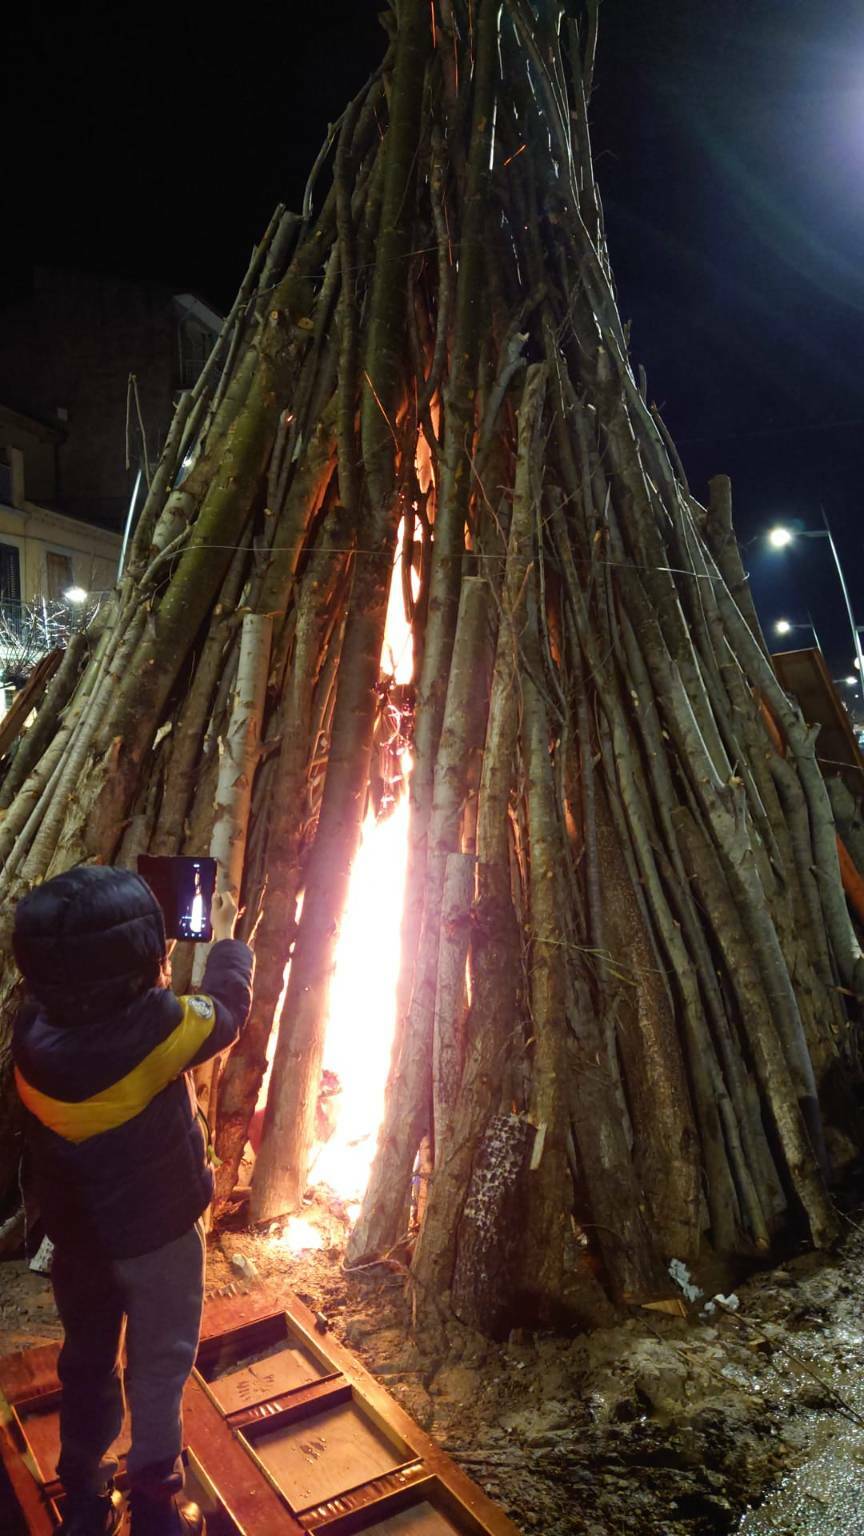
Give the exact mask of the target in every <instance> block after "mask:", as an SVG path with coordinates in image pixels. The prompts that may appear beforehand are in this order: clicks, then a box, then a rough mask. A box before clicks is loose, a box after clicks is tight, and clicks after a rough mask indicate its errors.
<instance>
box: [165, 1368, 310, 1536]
mask: <svg viewBox="0 0 864 1536" xmlns="http://www.w3.org/2000/svg"><path fill="white" fill-rule="evenodd" d="M183 1418H184V1430H185V1438H186V1439H187V1440H188V1442H189V1445H190V1448H191V1449H192V1451H193V1453H194V1456H195V1460H196V1461H198V1462H200V1464H201V1466H202V1467H203V1469H204V1471H205V1473H206V1475H207V1477H208V1479H209V1480H210V1482H211V1483H212V1484H213V1486H214V1487H215V1488H218V1490H219V1495H220V1498H221V1499H222V1500H223V1502H224V1504H225V1507H226V1509H227V1510H228V1513H229V1514H230V1516H231V1518H232V1520H234V1522H235V1524H236V1525H237V1526H239V1528H240V1530H241V1531H243V1532H246V1533H247V1536H302V1533H303V1526H302V1525H301V1524H300V1522H299V1520H297V1519H295V1517H294V1516H293V1515H292V1514H291V1513H290V1511H289V1510H288V1509H287V1508H286V1507H285V1505H284V1504H283V1502H282V1500H281V1499H280V1497H279V1495H278V1493H277V1492H276V1490H275V1489H274V1488H272V1487H271V1486H270V1484H269V1483H268V1481H267V1479H266V1478H265V1477H262V1476H261V1473H260V1472H259V1470H258V1468H257V1467H256V1466H255V1463H254V1461H253V1460H252V1458H251V1457H250V1456H249V1455H248V1453H247V1452H246V1450H245V1449H244V1447H243V1445H242V1444H241V1442H240V1441H239V1440H238V1439H236V1438H235V1436H234V1435H233V1434H232V1433H231V1431H230V1430H229V1429H228V1427H227V1425H226V1423H225V1420H224V1419H223V1417H222V1415H221V1413H220V1412H219V1409H218V1408H217V1407H216V1404H215V1403H214V1402H213V1401H212V1400H211V1398H210V1397H208V1395H207V1393H206V1392H205V1391H204V1388H203V1386H202V1385H201V1383H200V1381H198V1380H196V1378H195V1377H194V1376H193V1377H192V1379H191V1380H190V1382H189V1384H188V1386H187V1388H186V1392H185V1395H184V1398H183Z"/></svg>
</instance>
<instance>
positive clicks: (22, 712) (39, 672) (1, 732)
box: [0, 648, 63, 758]
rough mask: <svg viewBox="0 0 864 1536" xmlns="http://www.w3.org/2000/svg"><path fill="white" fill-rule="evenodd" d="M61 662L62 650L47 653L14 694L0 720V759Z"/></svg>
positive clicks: (21, 728) (15, 739)
mask: <svg viewBox="0 0 864 1536" xmlns="http://www.w3.org/2000/svg"><path fill="white" fill-rule="evenodd" d="M62 660H63V650H62V648H61V649H58V650H56V651H49V652H48V654H47V656H43V657H42V658H41V660H39V661H37V663H36V665H35V667H34V668H33V671H32V672H31V673H30V676H29V677H28V679H27V681H26V683H25V684H24V687H23V688H22V689H21V690H20V692H18V693H16V695H15V697H14V699H13V700H12V703H11V704H10V705H9V708H8V710H7V711H6V714H5V715H4V716H3V719H2V720H0V758H2V757H5V756H6V754H7V752H8V751H9V748H10V747H12V746H14V744H15V742H16V741H17V740H18V737H19V736H20V735H21V732H22V731H23V729H24V725H25V723H26V720H27V716H28V715H29V714H30V711H31V710H32V709H35V708H36V705H37V704H38V703H39V700H40V699H41V697H42V695H43V693H44V692H45V689H46V688H47V687H48V684H49V683H50V681H51V679H52V677H53V676H54V673H55V672H56V671H57V668H58V667H59V665H60V663H61V661H62Z"/></svg>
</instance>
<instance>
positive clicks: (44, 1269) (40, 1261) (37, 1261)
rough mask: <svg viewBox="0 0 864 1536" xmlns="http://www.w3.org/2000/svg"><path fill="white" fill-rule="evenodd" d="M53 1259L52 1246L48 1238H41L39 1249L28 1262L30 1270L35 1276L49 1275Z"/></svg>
mask: <svg viewBox="0 0 864 1536" xmlns="http://www.w3.org/2000/svg"><path fill="white" fill-rule="evenodd" d="M53 1259H54V1244H53V1243H52V1241H51V1239H50V1237H43V1239H42V1241H41V1243H40V1244H39V1247H38V1248H37V1249H36V1252H35V1253H34V1255H33V1257H32V1259H31V1260H30V1268H31V1269H32V1270H33V1273H34V1274H36V1275H50V1273H51V1264H52V1261H53Z"/></svg>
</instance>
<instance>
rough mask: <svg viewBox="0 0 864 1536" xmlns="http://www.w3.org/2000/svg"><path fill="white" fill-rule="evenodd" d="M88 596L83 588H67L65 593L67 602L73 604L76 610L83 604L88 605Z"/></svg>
mask: <svg viewBox="0 0 864 1536" xmlns="http://www.w3.org/2000/svg"><path fill="white" fill-rule="evenodd" d="M87 596H88V594H87V593H86V592H85V591H84V588H83V587H67V588H66V591H65V592H64V593H63V597H64V599H65V601H66V602H67V603H72V604H73V605H74V607H76V608H80V606H81V604H82V603H86V601H87Z"/></svg>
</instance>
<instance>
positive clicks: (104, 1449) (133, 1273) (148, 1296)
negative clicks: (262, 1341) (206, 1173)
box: [51, 1223, 204, 1496]
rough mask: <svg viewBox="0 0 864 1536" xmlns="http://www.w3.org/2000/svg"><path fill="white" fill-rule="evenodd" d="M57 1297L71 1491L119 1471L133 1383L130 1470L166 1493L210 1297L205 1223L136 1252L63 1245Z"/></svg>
mask: <svg viewBox="0 0 864 1536" xmlns="http://www.w3.org/2000/svg"><path fill="white" fill-rule="evenodd" d="M51 1281H52V1284H53V1287H54V1299H55V1301H56V1303H57V1311H58V1312H59V1313H60V1320H61V1322H62V1324H63V1328H64V1332H65V1339H64V1341H63V1347H62V1349H61V1350H60V1361H59V1367H58V1369H59V1375H60V1383H61V1386H62V1388H63V1398H62V1403H61V1407H60V1460H59V1462H58V1464H57V1474H58V1476H59V1478H60V1481H61V1482H62V1484H63V1486H64V1488H65V1489H66V1492H67V1493H71V1492H82V1493H83V1492H97V1491H101V1490H102V1489H104V1488H105V1486H106V1484H107V1483H108V1482H109V1481H110V1479H111V1477H112V1475H113V1473H114V1472H115V1471H116V1468H117V1463H116V1461H115V1460H114V1459H113V1458H111V1457H109V1455H108V1452H109V1450H110V1448H111V1446H112V1444H113V1443H114V1441H115V1440H116V1438H117V1435H118V1434H119V1432H120V1426H121V1424H122V1422H123V1412H124V1390H123V1389H124V1372H123V1365H122V1353H123V1336H124V1329H125V1337H126V1371H125V1388H126V1394H127V1395H128V1399H129V1408H130V1411H131V1415H132V1449H131V1450H130V1452H129V1457H128V1461H127V1470H128V1473H129V1481H130V1484H131V1485H132V1486H133V1487H141V1488H143V1489H145V1490H146V1491H148V1492H152V1493H153V1494H154V1495H156V1496H158V1495H159V1494H160V1493H161V1492H163V1490H164V1492H165V1493H166V1494H167V1493H169V1492H173V1491H174V1490H175V1489H178V1488H179V1487H180V1486H181V1482H182V1478H181V1474H180V1462H179V1456H180V1450H181V1447H182V1443H183V1431H182V1422H181V1400H182V1397H183V1388H184V1387H185V1385H186V1381H187V1379H188V1377H189V1372H190V1371H191V1369H192V1366H193V1364H194V1362H195V1353H196V1350H197V1347H198V1335H199V1331H200V1328H201V1310H202V1305H203V1299H204V1236H203V1232H202V1229H201V1226H200V1223H196V1225H195V1226H194V1227H192V1228H191V1229H190V1231H188V1232H186V1233H184V1235H183V1236H182V1237H178V1238H177V1239H176V1241H174V1242H172V1243H166V1244H165V1246H164V1247H163V1248H157V1249H155V1250H154V1251H153V1252H152V1253H142V1254H141V1255H139V1257H137V1258H134V1259H108V1260H106V1259H101V1260H100V1259H99V1258H98V1257H94V1256H93V1255H92V1254H89V1255H88V1254H87V1253H78V1252H71V1251H69V1250H65V1251H64V1250H63V1249H61V1248H58V1249H56V1250H55V1254H54V1263H53V1267H52V1272H51Z"/></svg>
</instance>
